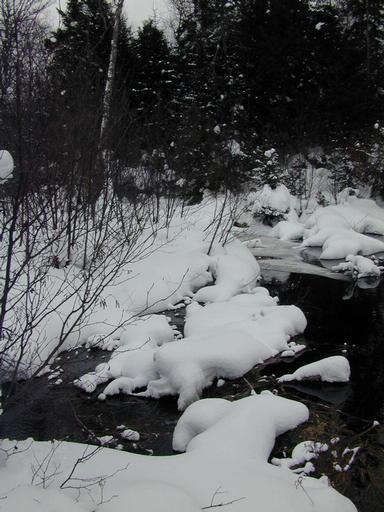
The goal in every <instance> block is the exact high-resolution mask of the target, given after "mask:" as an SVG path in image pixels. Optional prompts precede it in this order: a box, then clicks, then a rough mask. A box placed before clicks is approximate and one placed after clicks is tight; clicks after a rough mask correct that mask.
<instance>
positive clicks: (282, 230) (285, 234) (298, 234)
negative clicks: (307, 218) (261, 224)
mask: <svg viewBox="0 0 384 512" xmlns="http://www.w3.org/2000/svg"><path fill="white" fill-rule="evenodd" d="M305 232H306V229H305V226H303V225H302V224H299V223H298V222H291V221H288V220H282V221H280V222H278V223H277V224H276V226H274V228H273V229H272V231H271V236H274V237H276V238H279V239H280V240H302V238H303V236H304V234H305Z"/></svg>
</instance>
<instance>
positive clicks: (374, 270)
mask: <svg viewBox="0 0 384 512" xmlns="http://www.w3.org/2000/svg"><path fill="white" fill-rule="evenodd" d="M381 269H382V267H379V266H378V265H376V263H375V262H374V261H372V260H371V259H369V258H366V257H365V256H353V255H352V254H349V255H348V256H347V257H346V258H345V263H339V264H338V265H335V266H334V267H332V270H333V271H334V272H348V273H351V274H355V275H356V276H357V278H358V279H360V278H361V277H370V276H374V277H377V276H380V274H381Z"/></svg>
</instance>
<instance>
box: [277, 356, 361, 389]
mask: <svg viewBox="0 0 384 512" xmlns="http://www.w3.org/2000/svg"><path fill="white" fill-rule="evenodd" d="M350 373H351V370H350V367H349V362H348V359H346V358H345V357H343V356H332V357H326V358H325V359H321V360H320V361H316V362H314V363H310V364H307V365H305V366H302V367H301V368H298V369H297V370H296V371H295V372H293V373H292V374H287V375H283V376H282V377H280V378H279V379H278V382H279V383H280V384H282V383H284V382H290V381H292V380H303V379H312V380H321V381H323V382H348V381H349V376H350Z"/></svg>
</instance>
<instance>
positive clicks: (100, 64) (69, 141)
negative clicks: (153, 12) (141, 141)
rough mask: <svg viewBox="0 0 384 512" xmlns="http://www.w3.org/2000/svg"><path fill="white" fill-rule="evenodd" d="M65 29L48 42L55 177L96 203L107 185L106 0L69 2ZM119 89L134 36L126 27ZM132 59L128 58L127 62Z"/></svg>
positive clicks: (110, 26) (109, 29)
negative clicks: (103, 129)
mask: <svg viewBox="0 0 384 512" xmlns="http://www.w3.org/2000/svg"><path fill="white" fill-rule="evenodd" d="M59 14H60V16H61V18H62V25H61V26H60V27H59V28H58V29H57V30H56V31H55V32H54V33H53V35H52V37H51V38H50V39H49V40H48V41H47V47H48V49H49V51H50V52H51V65H50V68H49V73H50V83H51V105H50V107H51V116H50V117H51V120H52V121H51V122H52V134H51V137H52V138H51V143H50V144H49V147H50V149H51V150H52V151H53V154H52V155H50V159H51V160H52V161H54V162H55V163H56V166H55V167H54V168H55V170H56V171H57V175H56V179H59V181H62V182H63V183H65V184H66V185H67V186H70V187H73V186H74V183H75V182H76V183H78V182H79V181H80V184H81V188H82V189H83V190H84V194H85V199H86V200H87V201H93V200H94V198H95V197H97V195H98V189H99V187H100V186H101V185H102V182H103V169H102V166H101V165H100V162H98V159H97V155H98V144H99V134H100V122H101V116H102V105H103V95H104V89H105V81H106V74H107V69H108V63H109V54H110V48H111V38H112V32H113V20H112V14H111V10H110V7H109V4H108V3H107V2H106V0H69V1H68V4H67V9H66V11H61V10H59ZM120 32H121V39H120V43H119V56H118V63H117V69H118V72H117V75H118V76H117V80H116V81H117V89H118V88H119V84H120V86H121V77H122V76H123V75H124V73H125V72H126V70H125V69H124V67H125V66H126V65H127V57H126V53H125V50H126V47H127V42H128V38H129V33H128V31H127V30H126V28H125V26H124V24H123V25H122V27H121V30H120ZM128 60H129V59H128Z"/></svg>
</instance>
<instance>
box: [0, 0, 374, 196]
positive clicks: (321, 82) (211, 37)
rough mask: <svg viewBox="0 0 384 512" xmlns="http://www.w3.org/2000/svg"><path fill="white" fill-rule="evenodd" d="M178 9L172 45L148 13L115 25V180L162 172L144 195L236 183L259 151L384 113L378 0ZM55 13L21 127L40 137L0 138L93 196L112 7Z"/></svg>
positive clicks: (334, 132) (93, 5) (10, 134)
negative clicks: (140, 169)
mask: <svg viewBox="0 0 384 512" xmlns="http://www.w3.org/2000/svg"><path fill="white" fill-rule="evenodd" d="M172 3H173V4H174V7H175V12H176V14H177V16H176V17H175V19H176V22H175V27H174V37H173V39H172V41H171V42H170V41H169V39H170V38H167V37H166V35H165V34H164V32H163V31H162V30H161V29H160V28H159V27H158V26H157V25H156V23H155V22H154V21H148V22H146V23H145V24H144V25H143V26H142V27H141V28H140V29H139V31H138V33H137V34H134V33H132V31H131V30H130V29H129V28H128V27H127V25H126V23H125V21H124V20H122V23H121V24H120V34H119V43H118V44H119V47H118V57H117V67H116V77H115V78H116V80H115V85H114V90H113V101H112V115H111V122H110V124H109V129H108V133H107V138H106V141H107V146H108V148H109V150H110V152H111V154H112V155H113V159H114V160H115V161H118V162H119V163H121V164H122V165H119V166H117V168H118V172H116V175H115V177H114V180H115V184H116V185H118V189H119V192H120V193H122V194H125V193H128V192H127V191H126V192H125V191H124V188H127V189H129V188H130V187H131V188H132V186H133V183H132V176H131V175H130V172H129V171H126V172H122V170H121V169H122V168H125V169H129V168H133V167H137V166H139V165H142V164H143V162H144V163H145V166H146V167H147V168H148V169H151V172H152V176H155V178H154V180H152V178H149V179H148V178H147V177H146V178H145V180H144V179H143V180H142V183H141V187H142V188H143V189H145V188H146V187H147V188H149V189H150V188H151V187H152V188H153V186H154V185H153V183H152V181H154V182H156V186H157V187H159V189H161V187H162V181H166V183H167V187H169V186H174V187H175V188H177V187H178V189H181V190H183V189H185V191H187V192H188V193H192V194H195V193H196V192H197V193H198V191H201V190H202V188H204V187H206V186H209V187H211V188H212V189H216V190H217V189H218V188H219V187H220V186H222V185H223V183H224V184H225V185H226V186H227V187H229V188H232V189H233V188H236V187H238V186H240V185H241V183H242V182H243V181H245V180H246V179H247V177H248V175H249V173H250V172H251V170H252V168H253V167H254V162H253V160H252V151H254V148H255V147H257V146H263V145H264V146H265V145H268V144H274V145H278V146H280V147H284V146H285V147H289V146H290V145H291V146H292V145H298V146H300V145H305V144H306V143H307V144H310V143H327V142H328V141H331V140H335V139H338V140H340V139H341V138H346V139H348V138H349V137H350V136H351V134H353V133H355V132H356V131H357V130H360V131H361V130H364V129H367V128H368V127H372V126H373V123H374V122H375V121H376V120H377V117H378V115H379V113H380V112H381V111H382V108H383V98H384V81H383V78H384V77H383V73H384V8H383V6H382V2H380V0H340V1H332V0H328V1H320V0H319V1H314V0H228V1H223V0H173V2H172ZM128 7H129V6H128ZM60 16H61V24H60V27H59V28H58V29H57V30H56V31H54V32H53V33H52V34H51V35H50V36H49V37H45V43H44V48H43V49H42V48H40V47H39V48H40V49H39V51H40V54H41V55H42V56H43V57H42V58H41V59H40V62H39V66H40V67H42V68H43V69H42V71H41V72H40V74H39V77H40V78H41V77H42V76H43V77H44V79H43V80H37V79H36V78H34V82H33V88H34V90H33V91H32V92H31V93H30V94H31V95H32V96H33V101H32V100H28V108H29V109H30V108H31V104H33V105H35V103H36V106H34V111H33V112H32V113H31V115H29V114H28V116H27V117H28V119H26V120H25V121H24V122H23V123H22V124H23V130H25V126H26V125H28V127H29V128H28V129H29V131H30V132H31V133H33V136H32V135H29V136H28V137H29V138H28V137H25V136H24V137H23V136H22V135H21V134H20V129H19V130H18V122H19V124H20V119H19V121H17V120H16V121H14V123H13V124H14V125H15V126H13V124H12V122H13V121H12V119H11V127H12V130H8V131H7V132H6V131H5V130H3V131H2V133H1V136H2V138H4V145H6V146H7V147H9V148H10V149H11V150H14V151H15V152H16V154H17V155H18V154H19V153H20V158H19V159H18V160H20V164H19V167H20V169H21V166H22V165H24V160H25V156H24V155H25V153H26V152H27V149H26V147H28V144H29V145H30V144H35V147H37V146H38V147H39V156H37V155H35V154H33V155H32V156H31V157H30V160H31V162H28V165H29V166H31V163H32V160H33V159H34V161H33V167H34V168H36V167H37V168H38V169H39V172H37V173H36V181H35V182H36V183H44V184H50V183H52V184H55V185H56V184H58V183H59V184H61V185H65V186H67V187H69V188H74V187H77V189H78V188H80V189H81V190H82V194H83V199H84V201H93V200H94V198H95V197H97V195H98V190H99V189H100V187H101V186H102V183H103V180H104V177H105V176H104V173H105V169H104V168H103V166H102V165H101V163H100V161H99V160H98V144H99V138H98V135H99V131H100V123H101V116H102V103H103V95H104V89H105V81H106V75H107V69H108V62H109V53H110V45H111V38H112V31H113V12H111V7H110V4H109V3H108V2H106V0H68V2H67V7H66V10H65V11H60ZM2 36H3V32H2ZM40 42H41V38H40ZM2 44H3V46H2V50H4V48H5V43H4V39H3V42H2ZM4 51H5V50H4ZM2 61H3V62H2V65H3V66H4V63H6V61H5V60H4V59H3V58H2ZM41 62H43V65H42V64H41ZM25 80H26V82H28V77H27V76H26V77H25ZM0 85H2V84H0ZM15 90H16V92H17V89H15ZM5 96H6V94H5V93H4V94H3V88H2V97H1V101H2V103H1V109H2V118H3V119H4V120H5V123H6V124H7V126H9V123H10V121H9V116H11V117H12V115H11V114H12V112H14V108H13V107H14V104H13V102H12V99H9V95H8V99H7V102H6V101H5V99H4V98H5ZM42 99H43V105H41V102H42ZM16 100H17V94H16V95H15V102H16V105H17V101H16ZM20 108H21V107H20V105H19V110H20ZM32 119H33V121H32ZM2 125H3V126H4V121H3V120H2ZM36 138H37V139H38V141H36V140H35V139H36ZM22 141H27V143H25V142H24V143H23V142H22ZM23 144H24V146H26V147H23V149H22V151H23V155H22V156H23V158H22V157H21V146H23ZM240 146H241V148H242V149H243V150H244V152H243V151H242V149H240ZM170 169H171V170H172V172H171V173H170V172H169V170H170ZM176 184H177V185H176ZM136 185H137V184H136ZM136 185H135V186H136Z"/></svg>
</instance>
